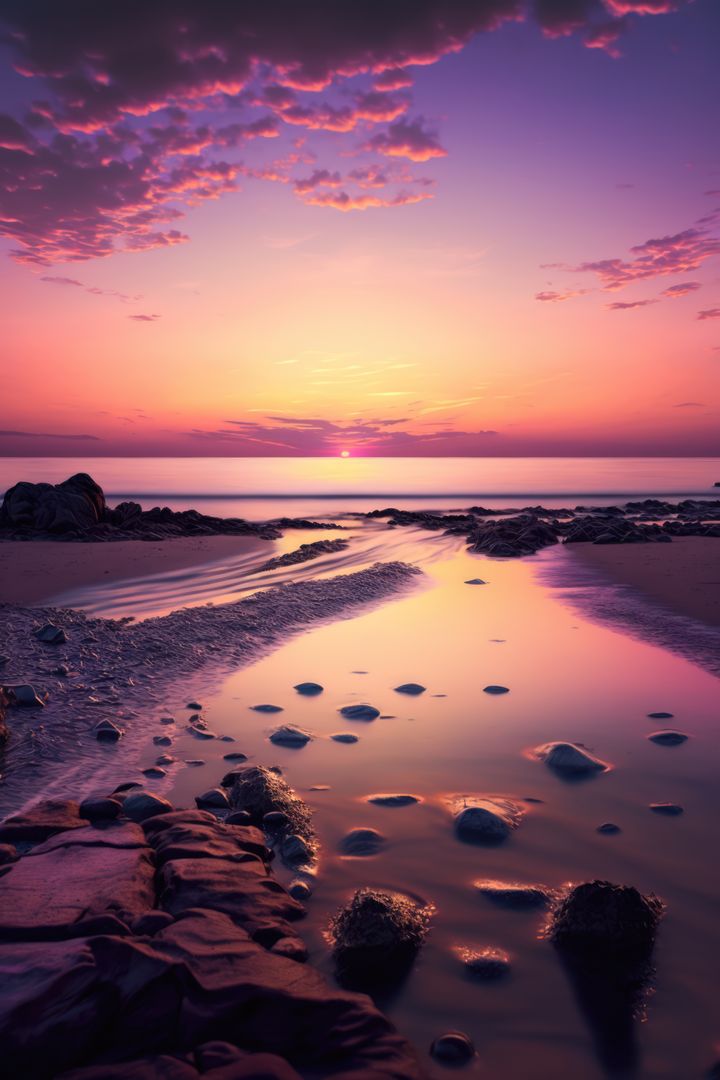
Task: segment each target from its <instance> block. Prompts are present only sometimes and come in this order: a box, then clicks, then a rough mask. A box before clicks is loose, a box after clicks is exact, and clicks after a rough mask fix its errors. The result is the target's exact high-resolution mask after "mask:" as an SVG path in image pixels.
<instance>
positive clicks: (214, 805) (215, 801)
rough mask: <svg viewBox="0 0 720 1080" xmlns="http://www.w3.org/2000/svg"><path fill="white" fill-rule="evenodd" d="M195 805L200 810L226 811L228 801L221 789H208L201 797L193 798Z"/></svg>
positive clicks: (228, 804)
mask: <svg viewBox="0 0 720 1080" xmlns="http://www.w3.org/2000/svg"><path fill="white" fill-rule="evenodd" d="M195 804H196V806H198V807H199V809H201V810H207V809H213V810H227V809H228V808H229V806H230V800H229V799H228V797H227V792H226V791H225V790H224V789H223V788H209V790H208V791H204V792H203V793H202V795H196V796H195Z"/></svg>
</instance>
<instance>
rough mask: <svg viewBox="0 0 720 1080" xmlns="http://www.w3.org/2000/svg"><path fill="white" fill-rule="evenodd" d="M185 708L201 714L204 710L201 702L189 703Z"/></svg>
mask: <svg viewBox="0 0 720 1080" xmlns="http://www.w3.org/2000/svg"><path fill="white" fill-rule="evenodd" d="M185 708H186V709H192V710H193V712H200V711H201V710H202V705H201V704H200V702H199V701H189V702H188V703H187V705H186V706H185Z"/></svg>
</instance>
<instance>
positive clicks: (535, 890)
mask: <svg viewBox="0 0 720 1080" xmlns="http://www.w3.org/2000/svg"><path fill="white" fill-rule="evenodd" d="M473 884H474V886H475V888H476V889H477V891H478V892H479V893H480V894H481V895H482V896H484V897H485V898H486V899H487V900H491V901H492V902H493V903H494V904H498V905H500V906H501V907H507V908H516V909H520V910H522V909H533V908H535V909H536V908H546V907H548V906H549V904H550V903H551V901H552V900H553V893H552V890H551V889H548V888H546V887H545V886H544V885H525V884H522V883H521V882H517V881H495V880H493V879H491V878H484V879H481V880H479V881H475V882H473Z"/></svg>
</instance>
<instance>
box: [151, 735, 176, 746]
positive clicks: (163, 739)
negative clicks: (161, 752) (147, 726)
mask: <svg viewBox="0 0 720 1080" xmlns="http://www.w3.org/2000/svg"><path fill="white" fill-rule="evenodd" d="M153 742H154V743H155V746H172V739H171V738H170V736H169V735H153Z"/></svg>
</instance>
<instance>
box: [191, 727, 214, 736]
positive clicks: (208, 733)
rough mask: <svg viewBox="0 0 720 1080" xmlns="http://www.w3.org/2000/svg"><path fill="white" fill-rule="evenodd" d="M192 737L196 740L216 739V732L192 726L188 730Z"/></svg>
mask: <svg viewBox="0 0 720 1080" xmlns="http://www.w3.org/2000/svg"><path fill="white" fill-rule="evenodd" d="M188 731H189V732H190V734H191V735H194V737H195V738H196V739H214V738H215V732H214V731H208V730H207V728H203V727H200V726H199V725H198V724H191V726H190V727H189V728H188Z"/></svg>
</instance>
